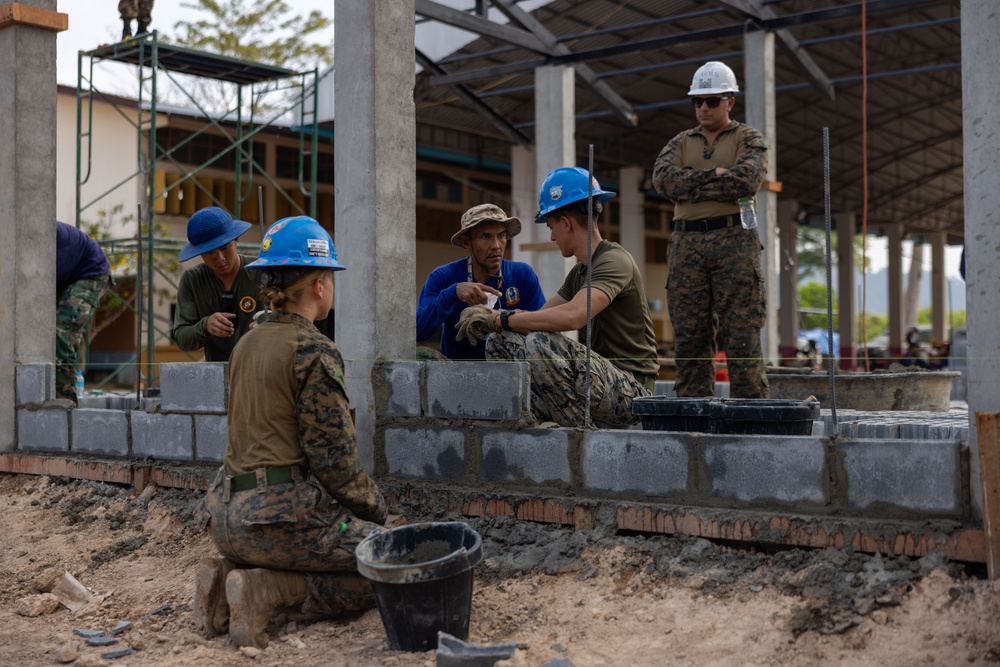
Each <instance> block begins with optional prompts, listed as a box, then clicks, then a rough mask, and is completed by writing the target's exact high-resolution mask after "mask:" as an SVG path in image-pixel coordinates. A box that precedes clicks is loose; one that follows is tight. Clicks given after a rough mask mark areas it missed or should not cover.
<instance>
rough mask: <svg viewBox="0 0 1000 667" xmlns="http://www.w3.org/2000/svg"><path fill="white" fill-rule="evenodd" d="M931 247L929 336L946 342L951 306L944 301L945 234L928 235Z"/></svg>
mask: <svg viewBox="0 0 1000 667" xmlns="http://www.w3.org/2000/svg"><path fill="white" fill-rule="evenodd" d="M928 240H929V241H930V246H931V335H932V336H934V340H936V341H938V342H941V341H945V340H948V334H949V333H950V332H949V331H948V308H949V306H950V305H951V304H949V303H948V301H947V300H946V299H945V288H946V284H945V281H946V280H947V278H946V277H945V273H944V269H945V266H944V246H945V240H946V239H945V234H944V233H942V232H938V233H936V234H929V235H928Z"/></svg>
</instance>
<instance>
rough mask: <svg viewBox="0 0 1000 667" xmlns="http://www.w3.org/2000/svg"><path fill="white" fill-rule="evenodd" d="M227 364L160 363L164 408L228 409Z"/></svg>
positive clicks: (177, 410) (171, 409)
mask: <svg viewBox="0 0 1000 667" xmlns="http://www.w3.org/2000/svg"><path fill="white" fill-rule="evenodd" d="M226 368H227V364H224V363H202V362H197V363H182V364H163V365H162V366H160V408H161V409H162V410H163V411H164V412H225V411H226V406H227V401H228V398H229V385H228V377H227V374H226Z"/></svg>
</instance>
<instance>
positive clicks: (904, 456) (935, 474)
mask: <svg viewBox="0 0 1000 667" xmlns="http://www.w3.org/2000/svg"><path fill="white" fill-rule="evenodd" d="M839 447H840V450H841V451H842V452H843V465H844V469H845V472H846V477H847V480H846V483H847V484H846V485H847V492H846V496H847V497H846V499H847V503H848V505H849V506H850V507H852V508H857V509H868V508H871V507H873V506H881V505H894V506H896V507H899V508H901V509H904V510H916V511H922V512H935V513H941V514H950V515H957V514H959V513H960V512H961V504H962V503H961V493H960V485H959V476H960V462H959V452H958V449H959V448H958V444H957V443H955V442H950V441H942V440H902V439H900V440H892V441H879V440H853V441H852V440H845V441H842V442H840V443H839ZM879 510H880V512H881V511H883V510H882V508H881V507H879Z"/></svg>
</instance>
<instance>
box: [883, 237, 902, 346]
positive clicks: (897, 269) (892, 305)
mask: <svg viewBox="0 0 1000 667" xmlns="http://www.w3.org/2000/svg"><path fill="white" fill-rule="evenodd" d="M886 236H888V239H889V247H888V254H889V269H888V270H889V280H888V288H889V312H888V316H889V354H890V355H891V356H893V357H901V356H903V352H904V351H905V348H904V347H903V227H902V226H901V225H898V224H893V225H888V226H887V227H886Z"/></svg>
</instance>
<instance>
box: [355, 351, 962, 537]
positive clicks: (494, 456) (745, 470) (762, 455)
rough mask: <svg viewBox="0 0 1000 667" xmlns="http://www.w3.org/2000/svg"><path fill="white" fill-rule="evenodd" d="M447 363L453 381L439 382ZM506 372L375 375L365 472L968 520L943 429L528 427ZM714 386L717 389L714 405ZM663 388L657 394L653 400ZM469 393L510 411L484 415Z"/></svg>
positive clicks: (417, 366)
mask: <svg viewBox="0 0 1000 667" xmlns="http://www.w3.org/2000/svg"><path fill="white" fill-rule="evenodd" d="M455 366H459V367H460V369H458V370H461V373H454V372H451V370H452V369H453V368H454V367H455ZM517 366H518V365H516V364H502V365H500V366H499V367H498V366H497V365H496V364H494V363H485V362H483V363H468V364H467V363H466V362H463V363H461V364H451V363H448V362H402V363H386V364H383V365H382V366H381V367H379V368H377V369H376V377H375V378H374V381H375V383H376V386H381V390H380V391H379V392H377V397H378V399H379V401H380V402H379V403H377V404H376V411H377V412H378V414H379V415H380V416H379V420H378V424H377V429H376V456H375V460H376V474H378V475H388V476H392V477H400V478H405V479H417V480H428V481H448V482H458V483H463V484H465V485H467V486H471V487H477V486H482V487H488V488H491V489H495V488H496V484H501V485H504V487H507V488H511V489H517V490H519V491H520V490H525V489H528V490H530V491H534V492H537V493H540V494H545V493H553V494H558V493H565V492H566V491H571V492H572V493H573V494H574V495H577V496H585V497H595V496H596V497H608V498H619V499H634V500H637V501H659V502H667V503H671V504H679V505H695V506H703V505H709V506H722V507H734V508H736V507H752V508H760V509H770V510H777V511H784V512H805V513H810V514H827V515H836V514H850V515H860V516H870V517H886V518H887V517H890V516H892V517H898V518H914V517H932V516H933V517H948V518H956V519H960V518H964V517H967V515H968V503H967V501H966V500H965V499H967V498H968V481H967V479H965V478H964V477H963V474H962V470H963V465H965V464H964V463H963V459H964V458H967V456H968V454H967V448H966V446H965V442H964V439H963V438H964V437H967V434H966V433H965V432H963V431H961V430H960V429H958V428H957V427H954V426H951V425H949V426H944V425H941V426H938V427H934V428H928V429H925V430H922V431H920V435H919V437H903V436H905V435H906V434H907V433H908V432H907V430H906V427H905V426H904V424H910V425H911V426H912V428H913V429H916V428H917V425H918V424H919V422H920V419H919V418H918V415H914V414H906V413H894V414H899V417H898V419H897V420H896V422H893V421H892V417H891V415H889V416H886V415H881V414H878V415H876V416H875V417H874V418H873V419H872V420H867V419H865V418H864V415H863V413H857V414H851V415H847V417H848V419H844V418H841V419H840V421H839V424H840V425H841V426H842V427H843V426H844V425H845V424H846V423H854V422H863V423H864V424H865V426H864V428H856V427H852V428H850V429H844V428H842V429H841V433H842V435H840V436H839V437H833V436H827V435H825V434H824V432H823V430H824V428H826V423H825V422H824V421H822V420H820V421H817V425H818V430H817V432H816V434H815V435H811V436H767V435H751V436H733V435H708V434H700V433H681V432H660V431H641V430H631V429H622V430H591V431H583V430H582V429H568V428H555V429H548V428H537V427H533V424H532V417H531V415H530V385H529V384H528V382H526V381H523V380H521V379H519V378H521V377H522V375H521V374H522V373H525V372H526V369H521V368H518V367H517ZM505 374H506V377H505V376H504V375H505ZM727 389H728V386H726V385H723V384H722V383H720V384H719V385H718V386H717V391H718V393H720V394H723V395H724V394H725V392H726V390H727ZM670 390H671V387H670V385H669V384H668V383H660V382H658V383H657V393H660V394H666V395H669V392H670ZM473 393H474V394H476V398H474V399H473V398H470V394H473ZM479 396H489V397H490V400H491V401H492V402H493V405H496V406H502V407H505V406H519V408H518V409H517V410H509V411H507V412H506V413H505V414H504V416H506V419H503V418H498V416H497V415H496V414H489V413H487V411H485V410H484V409H483V404H482V403H481V402H479V399H478V397H479ZM435 404H436V405H437V406H438V407H433V406H435ZM523 406H528V409H527V410H526V409H525V408H524V407H523ZM498 409H499V408H498ZM921 414H922V415H924V416H925V417H926V415H925V413H921ZM441 415H446V416H444V417H442V416H441ZM515 418H516V419H515ZM955 418H956V417H955V416H952V417H951V418H950V419H952V420H954V419H955ZM826 419H827V420H829V415H828V414H827V415H826ZM932 421H933V418H932ZM949 424H950V422H949ZM913 432H914V433H916V431H913ZM876 438H878V439H876ZM887 438H888V439H887ZM966 467H967V465H966Z"/></svg>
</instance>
